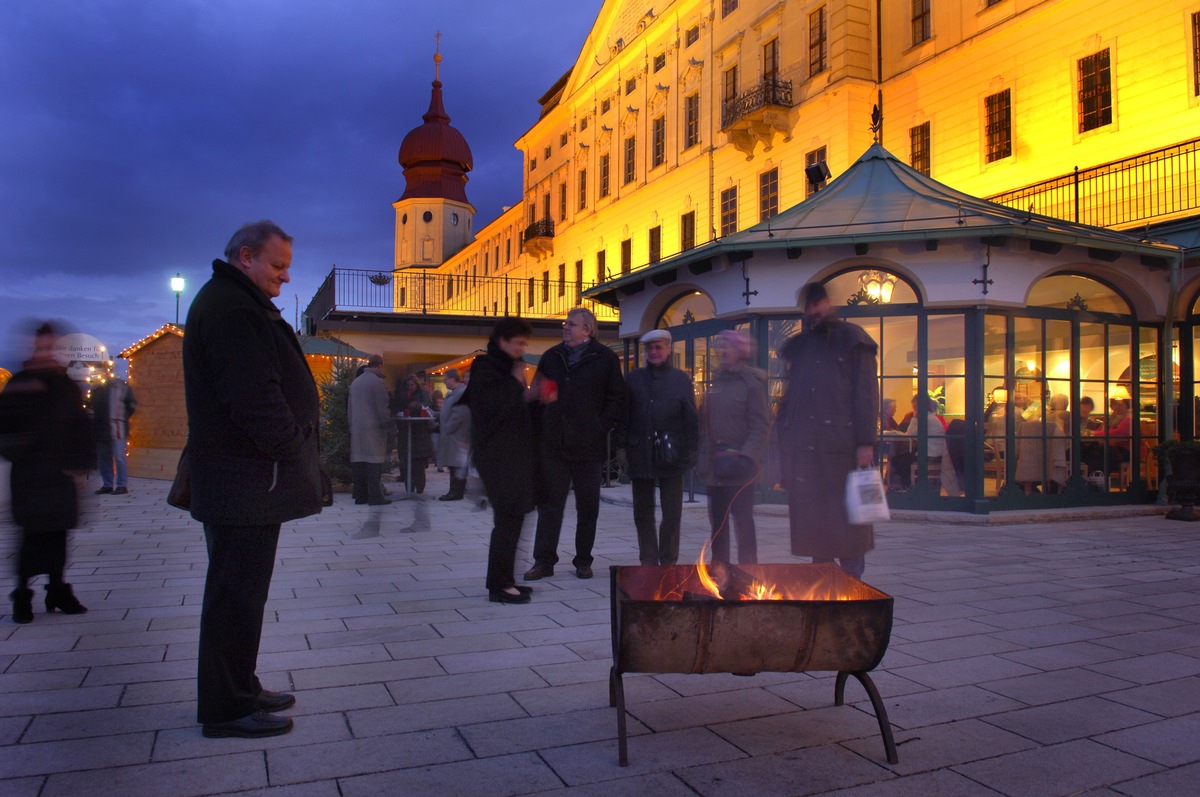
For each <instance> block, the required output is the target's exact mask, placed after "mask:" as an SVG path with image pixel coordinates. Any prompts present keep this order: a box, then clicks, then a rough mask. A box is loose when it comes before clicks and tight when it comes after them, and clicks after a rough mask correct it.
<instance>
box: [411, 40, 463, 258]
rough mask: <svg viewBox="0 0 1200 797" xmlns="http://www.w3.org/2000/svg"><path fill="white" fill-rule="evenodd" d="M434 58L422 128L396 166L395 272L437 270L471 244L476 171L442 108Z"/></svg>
mask: <svg viewBox="0 0 1200 797" xmlns="http://www.w3.org/2000/svg"><path fill="white" fill-rule="evenodd" d="M441 62H442V54H441V52H436V53H435V54H434V56H433V64H434V67H433V94H432V97H431V98H430V100H429V110H428V111H426V112H425V116H424V117H422V118H423V119H424V120H425V124H423V125H421V126H420V127H417V128H415V129H413V130H411V131H410V132H409V134H408V135H406V136H405V137H404V142H403V143H402V144H401V145H400V156H399V161H400V166H401V167H403V169H404V183H405V187H404V193H403V194H402V195H401V196H400V198H399V199H398V200H396V201H395V202H393V203H392V207H394V208H395V209H396V268H398V269H401V268H435V267H437V266H439V265H441V264H442V263H443V262H445V260H446V258H448V257H450V256H452V255H453V254H454V253H456V252H458V251H459V250H460V249H462V248H463V247H465V246H466V245H467V244H468V243H470V242H471V240H472V239H473V238H474V230H473V229H472V219H473V218H474V216H475V207H474V206H473V205H472V204H471V203H470V202H468V201H467V193H466V185H467V172H469V171H471V167H472V166H473V165H474V164H473V161H472V158H471V148H470V147H468V146H467V141H466V139H465V138H463V135H462V133H460V132H458V131H457V130H455V129H454V128H453V127H451V126H450V117H449V116H447V115H446V109H445V108H444V107H443V106H442V82H441V80H440V79H439V68H440V65H441Z"/></svg>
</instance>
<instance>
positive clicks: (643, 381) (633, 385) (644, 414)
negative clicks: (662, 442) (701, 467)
mask: <svg viewBox="0 0 1200 797" xmlns="http://www.w3.org/2000/svg"><path fill="white" fill-rule="evenodd" d="M625 384H626V386H627V387H628V389H629V407H628V412H627V414H626V422H625V426H624V428H623V430H622V432H621V434H620V439H621V441H622V443H623V444H624V447H625V456H626V458H627V459H628V462H629V476H630V478H633V479H661V478H664V477H669V476H678V475H679V474H681V473H684V472H686V471H688V470H690V469H691V467H692V466H693V465H694V464H695V463H696V451H697V449H698V448H699V444H700V416H699V415H698V414H697V412H696V394H695V392H694V391H693V389H692V378H691V377H690V376H688V374H687V373H686V372H684V371H681V370H679V369H678V368H675V367H674V366H672V365H670V364H669V363H664V364H663V365H661V366H659V365H646V366H645V367H643V368H635V369H633V370H632V371H630V372H629V375H628V376H627V377H626V378H625ZM664 432H665V433H666V434H669V435H671V436H672V437H673V439H674V440H675V441H677V442H681V443H682V445H683V450H682V454H681V456H680V459H679V462H678V464H676V465H674V466H665V465H662V464H661V463H658V462H655V458H654V435H655V433H659V434H661V433H664Z"/></svg>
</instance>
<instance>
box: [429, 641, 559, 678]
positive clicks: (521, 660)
mask: <svg viewBox="0 0 1200 797" xmlns="http://www.w3.org/2000/svg"><path fill="white" fill-rule="evenodd" d="M437 661H438V664H440V665H441V666H442V669H444V670H445V671H446V672H447V673H450V674H451V675H454V674H458V673H465V672H486V671H487V670H493V669H501V670H507V669H511V668H513V667H537V666H538V665H543V664H562V663H566V662H577V661H579V656H577V655H575V653H574V652H572V651H571V649H570V648H567V647H566V646H564V645H543V646H541V647H520V648H513V649H511V650H492V651H487V652H485V653H456V654H450V655H446V656H438V657H437Z"/></svg>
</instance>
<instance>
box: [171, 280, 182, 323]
mask: <svg viewBox="0 0 1200 797" xmlns="http://www.w3.org/2000/svg"><path fill="white" fill-rule="evenodd" d="M183 283H184V280H183V275H182V274H180V273H179V272H175V276H174V277H171V290H173V291H175V326H179V294H181V293H183Z"/></svg>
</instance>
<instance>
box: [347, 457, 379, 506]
mask: <svg viewBox="0 0 1200 797" xmlns="http://www.w3.org/2000/svg"><path fill="white" fill-rule="evenodd" d="M350 474H351V476H353V478H354V500H355V501H366V502H367V503H369V504H381V503H383V485H382V484H381V483H380V479H382V478H383V463H379V462H351V463H350Z"/></svg>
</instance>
